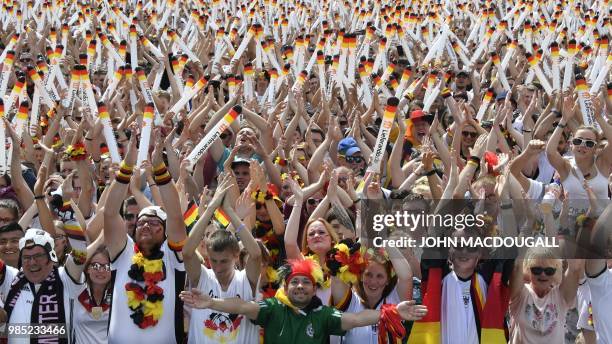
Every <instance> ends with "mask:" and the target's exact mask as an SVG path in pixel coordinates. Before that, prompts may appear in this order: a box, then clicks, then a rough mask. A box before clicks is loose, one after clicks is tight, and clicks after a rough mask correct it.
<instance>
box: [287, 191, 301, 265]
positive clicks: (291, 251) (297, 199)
mask: <svg viewBox="0 0 612 344" xmlns="http://www.w3.org/2000/svg"><path fill="white" fill-rule="evenodd" d="M289 185H290V186H291V191H293V209H292V210H291V215H290V216H289V221H288V222H287V227H286V230H285V251H286V253H287V259H303V256H302V253H301V252H300V247H299V246H298V242H297V241H298V232H299V231H300V217H301V215H302V203H303V202H304V195H303V194H302V189H301V188H300V186H299V185H298V183H297V182H296V181H295V180H293V179H290V180H289Z"/></svg>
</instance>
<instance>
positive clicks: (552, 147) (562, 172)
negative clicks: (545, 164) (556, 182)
mask: <svg viewBox="0 0 612 344" xmlns="http://www.w3.org/2000/svg"><path fill="white" fill-rule="evenodd" d="M566 98H567V97H566ZM569 98H571V96H569ZM570 103H571V102H570V101H568V100H567V99H566V101H565V102H564V105H563V112H562V116H561V121H559V124H558V125H557V127H556V128H555V131H553V134H552V136H551V137H550V139H549V140H548V143H547V144H546V156H547V157H548V161H549V162H550V164H551V165H552V167H554V168H555V170H557V172H559V176H560V177H561V180H565V178H567V175H568V174H569V173H570V164H569V162H568V161H566V160H565V159H563V156H561V154H560V153H559V151H558V150H557V147H558V146H559V140H560V139H561V134H562V133H563V130H565V127H567V125H568V122H569V121H570V120H571V119H572V116H573V114H574V112H573V111H572V109H571V108H569V106H570Z"/></svg>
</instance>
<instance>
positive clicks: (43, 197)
mask: <svg viewBox="0 0 612 344" xmlns="http://www.w3.org/2000/svg"><path fill="white" fill-rule="evenodd" d="M34 199H35V200H36V199H45V195H38V196H34Z"/></svg>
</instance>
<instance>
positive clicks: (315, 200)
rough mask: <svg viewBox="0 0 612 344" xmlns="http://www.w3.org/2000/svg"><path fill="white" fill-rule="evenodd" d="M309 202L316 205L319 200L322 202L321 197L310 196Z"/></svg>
mask: <svg viewBox="0 0 612 344" xmlns="http://www.w3.org/2000/svg"><path fill="white" fill-rule="evenodd" d="M307 202H308V204H309V205H315V204H319V202H321V199H319V198H309V199H308V201H307Z"/></svg>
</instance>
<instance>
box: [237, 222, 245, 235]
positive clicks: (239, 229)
mask: <svg viewBox="0 0 612 344" xmlns="http://www.w3.org/2000/svg"><path fill="white" fill-rule="evenodd" d="M245 228H246V226H245V225H244V223H240V226H238V228H236V234H238V233H240V231H241V230H243V229H245Z"/></svg>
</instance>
